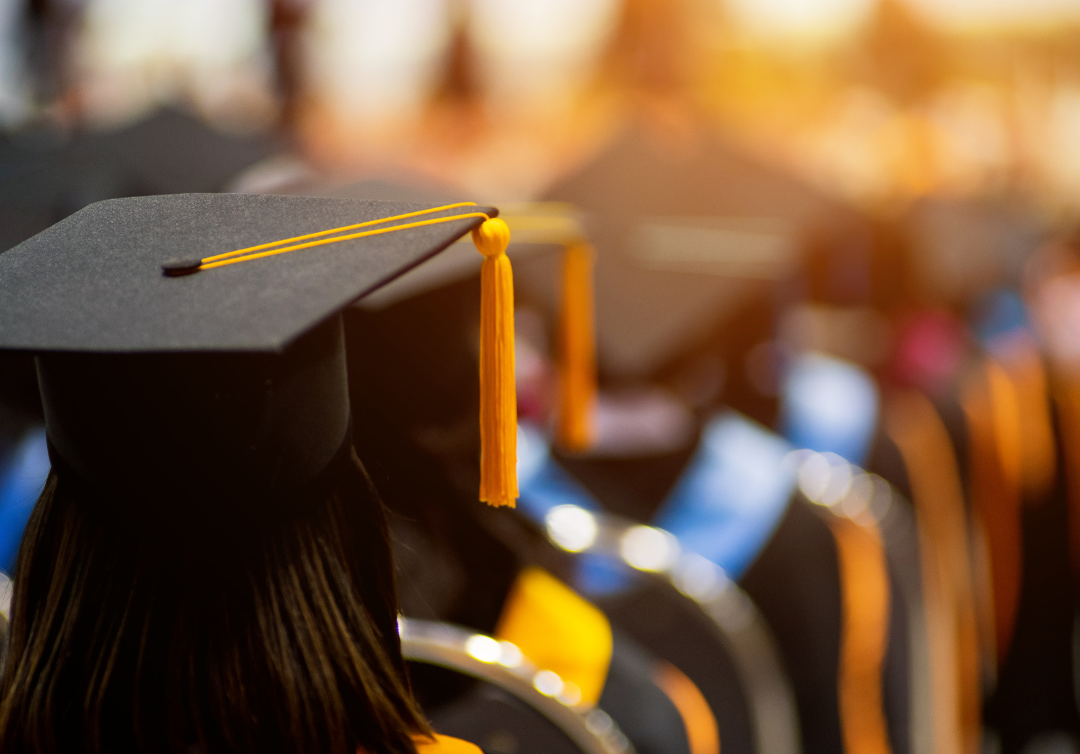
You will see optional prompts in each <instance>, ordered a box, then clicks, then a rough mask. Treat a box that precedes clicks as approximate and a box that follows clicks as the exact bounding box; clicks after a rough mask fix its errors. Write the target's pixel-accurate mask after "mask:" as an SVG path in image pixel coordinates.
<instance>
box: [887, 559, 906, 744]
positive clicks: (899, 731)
mask: <svg viewBox="0 0 1080 754" xmlns="http://www.w3.org/2000/svg"><path fill="white" fill-rule="evenodd" d="M908 611H909V608H908V604H907V599H906V598H905V596H904V590H903V589H902V588H901V587H900V584H899V581H898V577H897V574H896V573H895V572H894V570H893V568H892V565H891V564H890V565H889V634H888V644H887V645H886V647H885V661H884V662H883V663H882V668H881V684H882V694H881V703H882V706H883V707H884V712H885V725H886V726H887V728H888V733H889V746H890V747H891V750H892V754H909V753H910V752H911V651H910V643H909V642H910V641H911V637H910V632H909V625H910V624H909V622H908V621H909V613H908Z"/></svg>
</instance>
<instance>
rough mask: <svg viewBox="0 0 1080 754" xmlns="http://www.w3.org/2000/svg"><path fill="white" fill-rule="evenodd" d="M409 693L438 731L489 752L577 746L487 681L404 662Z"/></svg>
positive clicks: (553, 751)
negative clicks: (411, 692)
mask: <svg viewBox="0 0 1080 754" xmlns="http://www.w3.org/2000/svg"><path fill="white" fill-rule="evenodd" d="M409 676H410V678H411V680H412V687H413V691H414V693H415V694H416V697H417V699H418V701H419V702H420V705H421V707H423V709H424V712H425V713H426V714H427V716H428V719H429V720H430V721H431V724H432V727H434V728H435V730H436V731H437V732H439V733H442V734H443V735H447V736H453V737H455V738H461V739H463V740H466V741H470V742H472V743H475V744H476V745H477V746H480V747H481V748H482V749H483V750H484V751H485V752H491V754H576V753H577V752H579V751H580V749H578V747H577V746H576V745H575V744H574V743H573V741H571V740H570V738H569V737H568V736H566V735H565V734H564V733H563V732H562V731H560V730H559V729H558V727H557V726H556V725H555V724H554V723H552V722H551V721H550V720H548V719H547V718H545V717H543V716H542V715H541V714H540V713H539V712H537V711H536V710H535V709H533V708H531V707H529V706H528V705H526V704H525V703H523V702H522V701H521V700H519V699H517V698H516V697H514V696H512V695H511V694H509V693H507V692H506V691H503V690H502V689H500V688H498V687H497V686H494V685H492V684H490V683H487V682H484V681H479V680H476V679H474V678H469V677H466V676H464V675H461V674H459V673H456V672H454V671H452V670H447V669H446V668H440V667H435V666H433V665H426V664H422V663H416V662H413V663H409Z"/></svg>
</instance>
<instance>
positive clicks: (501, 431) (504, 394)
mask: <svg viewBox="0 0 1080 754" xmlns="http://www.w3.org/2000/svg"><path fill="white" fill-rule="evenodd" d="M473 243H475V244H476V248H477V250H478V251H479V252H480V253H481V254H483V255H484V257H485V258H484V264H483V265H482V266H481V268H480V290H481V296H480V499H481V500H482V501H483V502H485V503H487V504H488V505H493V506H496V507H498V506H502V505H509V506H510V507H513V506H514V501H515V500H516V499H517V496H518V486H517V388H516V386H515V384H514V275H513V272H512V271H511V269H510V260H509V259H508V258H507V256H506V247H507V245H508V244H509V243H510V229H509V228H507V227H506V223H504V222H503V221H502V220H499V219H498V218H495V219H492V220H488V221H486V222H484V224H483V225H481V226H480V227H479V228H477V229H476V230H474V231H473Z"/></svg>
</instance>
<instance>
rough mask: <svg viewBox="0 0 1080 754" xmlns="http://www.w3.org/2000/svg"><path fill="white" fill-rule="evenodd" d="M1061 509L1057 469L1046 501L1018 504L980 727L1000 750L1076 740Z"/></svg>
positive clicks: (1072, 616) (1071, 611)
mask: <svg viewBox="0 0 1080 754" xmlns="http://www.w3.org/2000/svg"><path fill="white" fill-rule="evenodd" d="M1059 463H1060V459H1059ZM1059 468H1061V467H1060V466H1059ZM1068 514H1069V512H1068V498H1067V494H1066V490H1065V487H1064V480H1063V478H1062V475H1061V474H1059V479H1058V487H1057V489H1056V490H1055V491H1054V494H1053V495H1052V496H1050V498H1049V499H1048V500H1045V501H1042V502H1041V504H1038V505H1029V506H1027V507H1025V508H1024V510H1023V514H1022V526H1023V576H1022V581H1021V588H1020V605H1019V609H1018V610H1017V617H1016V627H1015V629H1014V632H1013V638H1012V643H1011V644H1010V646H1009V649H1008V652H1007V654H1006V656H1005V660H1004V662H1003V663H1002V665H1001V667H1000V668H999V670H998V678H997V688H996V689H995V690H994V691H993V693H992V694H991V695H990V697H989V699H988V700H987V702H986V706H985V719H986V725H987V727H988V728H990V729H991V730H992V731H995V732H996V733H997V735H998V736H999V738H1000V742H1001V752H1002V754H1015V753H1016V752H1020V751H1023V750H1024V747H1025V745H1026V744H1028V743H1029V742H1030V741H1031V740H1032V739H1033V738H1035V737H1036V736H1038V735H1040V734H1045V733H1054V732H1062V733H1071V734H1072V735H1073V736H1074V737H1076V738H1080V716H1078V714H1077V709H1076V689H1075V685H1074V684H1075V676H1074V662H1075V660H1074V656H1073V655H1074V651H1075V650H1074V647H1075V641H1076V639H1075V636H1076V628H1075V626H1076V620H1077V619H1076V604H1077V603H1076V597H1077V595H1076V589H1075V586H1074V584H1073V582H1072V577H1071V575H1070V574H1071V569H1070V561H1069V542H1068V532H1069V526H1068Z"/></svg>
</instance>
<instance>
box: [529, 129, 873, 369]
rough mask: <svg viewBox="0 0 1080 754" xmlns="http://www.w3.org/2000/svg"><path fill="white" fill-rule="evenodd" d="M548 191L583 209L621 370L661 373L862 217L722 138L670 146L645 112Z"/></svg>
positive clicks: (613, 363) (601, 333) (607, 337)
mask: <svg viewBox="0 0 1080 754" xmlns="http://www.w3.org/2000/svg"><path fill="white" fill-rule="evenodd" d="M545 196H546V198H547V199H551V200H557V201H565V202H571V203H573V204H574V205H576V206H577V207H579V208H580V209H581V211H582V212H584V213H585V217H586V226H587V230H588V232H589V237H590V238H591V239H592V240H593V242H594V244H595V246H596V249H597V260H596V329H597V349H598V355H599V360H600V365H601V368H602V371H603V372H604V373H605V374H607V375H609V376H612V377H616V378H629V379H640V378H649V377H651V376H654V375H655V373H656V372H657V371H658V370H661V369H663V368H664V367H665V366H667V365H668V364H669V362H670V361H671V360H673V359H675V358H677V357H678V356H680V355H681V354H682V353H683V352H685V351H686V350H688V349H691V348H693V347H695V346H696V345H698V343H699V342H700V341H702V340H704V339H706V338H707V337H708V336H709V335H710V334H711V332H712V330H713V329H714V328H715V327H716V326H717V324H718V323H719V322H721V321H723V320H724V319H725V318H728V317H730V316H731V315H732V314H733V313H734V312H736V311H737V310H738V309H739V308H740V307H741V306H742V305H744V304H746V303H747V302H749V301H750V300H752V299H753V298H754V297H755V296H760V295H761V294H762V293H764V292H767V291H768V290H769V287H770V284H771V283H774V282H775V281H783V280H786V279H788V278H790V277H791V276H792V275H794V274H795V273H796V272H797V270H798V268H799V265H800V264H802V260H803V258H804V253H805V248H804V247H805V245H806V241H807V237H808V235H809V234H810V233H812V232H817V231H818V229H820V228H825V229H827V231H828V232H829V233H833V234H838V233H839V232H841V231H842V229H843V228H846V227H849V226H851V225H852V224H854V223H857V222H858V220H857V216H856V214H855V213H854V212H853V211H852V210H849V209H847V208H846V207H844V206H843V205H840V204H838V203H836V202H834V201H832V200H830V199H828V198H827V197H825V196H824V195H822V194H820V193H819V192H817V191H816V190H814V189H813V188H812V187H810V186H808V185H805V184H803V183H802V182H800V181H799V180H798V179H796V178H795V177H793V176H791V175H788V174H786V173H784V172H782V171H780V170H777V169H774V168H771V167H768V166H766V165H764V164H763V163H760V162H758V161H756V160H754V159H753V158H751V157H749V156H748V155H746V154H744V153H742V152H740V151H739V150H738V149H736V148H734V147H733V146H731V145H730V144H728V143H726V142H724V141H723V140H722V139H720V138H718V137H715V136H712V135H709V134H704V135H696V136H694V137H693V138H691V139H690V140H689V141H688V142H687V143H685V144H682V145H679V146H677V147H671V146H667V147H665V146H664V145H663V144H662V143H659V142H658V140H657V139H655V138H652V137H650V135H649V134H648V133H647V131H646V129H644V128H643V127H642V125H641V124H639V123H635V124H632V125H631V126H630V127H629V128H628V129H627V130H626V131H625V132H624V133H623V134H621V135H620V136H619V137H618V138H616V139H615V140H614V141H613V142H612V143H611V144H610V145H609V146H608V148H607V149H606V150H604V151H603V152H601V153H600V154H599V156H597V157H596V158H595V159H594V160H593V161H592V162H591V163H589V164H587V165H585V166H584V167H583V168H581V169H580V170H579V171H577V172H576V173H574V174H572V175H570V176H567V177H565V178H564V179H562V180H561V181H559V182H558V183H557V184H556V185H554V186H553V187H551V188H550V189H549V190H548V191H547V192H546V194H545ZM522 281H523V284H526V285H527V284H528V281H527V280H525V279H524V278H523V279H522Z"/></svg>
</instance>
